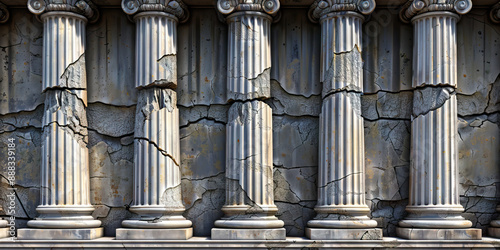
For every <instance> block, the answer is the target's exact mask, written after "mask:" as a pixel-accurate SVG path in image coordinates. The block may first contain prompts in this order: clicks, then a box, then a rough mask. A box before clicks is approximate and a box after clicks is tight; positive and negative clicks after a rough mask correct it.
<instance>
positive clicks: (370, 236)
mask: <svg viewBox="0 0 500 250" xmlns="http://www.w3.org/2000/svg"><path fill="white" fill-rule="evenodd" d="M306 236H307V238H309V239H311V240H381V239H382V229H380V228H354V229H353V228H310V227H307V228H306Z"/></svg>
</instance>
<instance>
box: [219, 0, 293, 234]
mask: <svg viewBox="0 0 500 250" xmlns="http://www.w3.org/2000/svg"><path fill="white" fill-rule="evenodd" d="M279 7H280V6H279V1H277V0H264V1H262V0H254V1H249V0H239V1H230V0H219V1H218V2H217V9H218V11H219V12H220V13H222V14H223V15H225V20H226V22H227V23H228V25H229V32H228V33H229V36H228V39H229V40H228V41H229V42H228V77H227V96H228V102H230V103H232V104H231V108H230V109H229V113H228V123H227V126H226V131H227V132H226V202H225V205H224V206H223V208H222V211H223V212H224V214H225V216H224V217H223V218H222V219H221V220H217V221H215V228H213V229H212V239H259V240H266V239H267V240H278V239H285V236H286V231H285V229H284V228H283V226H284V222H283V221H281V220H278V218H277V217H276V216H275V215H276V212H277V211H278V208H277V207H276V205H275V204H274V195H273V192H274V189H273V153H272V148H273V140H272V135H273V134H272V127H273V126H272V110H271V107H269V105H267V104H266V103H265V102H263V99H266V98H270V89H271V86H270V85H271V82H270V68H271V43H270V38H271V32H270V31H271V23H272V21H273V16H274V15H276V14H277V12H278V10H279Z"/></svg>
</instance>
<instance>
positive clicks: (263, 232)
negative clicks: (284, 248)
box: [212, 228, 286, 240]
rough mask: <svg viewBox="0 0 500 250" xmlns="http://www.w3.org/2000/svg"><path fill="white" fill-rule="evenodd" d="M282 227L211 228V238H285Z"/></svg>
mask: <svg viewBox="0 0 500 250" xmlns="http://www.w3.org/2000/svg"><path fill="white" fill-rule="evenodd" d="M285 239H286V230H285V229H284V228H258V229H256V228H253V229H246V228H245V229H235V228H212V240H285Z"/></svg>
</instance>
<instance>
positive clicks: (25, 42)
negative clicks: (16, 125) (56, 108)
mask: <svg viewBox="0 0 500 250" xmlns="http://www.w3.org/2000/svg"><path fill="white" fill-rule="evenodd" d="M10 15H11V17H10V18H11V19H12V20H16V21H15V22H7V23H4V24H0V64H1V66H2V71H1V73H0V96H1V98H0V114H2V115H4V114H8V113H15V112H19V111H31V110H34V109H35V108H36V107H37V106H38V105H40V104H41V103H43V101H44V99H45V97H44V96H43V95H40V93H41V92H42V84H41V81H42V44H43V39H42V36H43V24H42V23H40V22H38V21H37V20H36V19H35V18H34V17H33V16H32V15H31V14H30V12H29V11H28V10H27V9H14V10H12V11H11V12H10Z"/></svg>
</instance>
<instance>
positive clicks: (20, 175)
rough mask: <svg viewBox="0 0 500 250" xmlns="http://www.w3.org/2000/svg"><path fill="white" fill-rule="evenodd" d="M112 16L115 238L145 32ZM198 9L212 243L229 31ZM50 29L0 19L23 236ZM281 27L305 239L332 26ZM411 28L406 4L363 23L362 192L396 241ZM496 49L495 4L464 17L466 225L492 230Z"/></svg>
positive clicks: (276, 133) (106, 158)
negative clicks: (139, 45)
mask: <svg viewBox="0 0 500 250" xmlns="http://www.w3.org/2000/svg"><path fill="white" fill-rule="evenodd" d="M101 14H102V15H101V18H100V19H99V21H98V22H97V23H94V24H89V25H88V27H87V50H86V54H85V60H86V64H87V85H88V86H87V88H88V107H87V109H86V112H87V123H88V148H89V159H90V166H89V167H90V186H91V195H90V196H91V203H92V204H93V205H94V206H95V207H96V210H95V212H94V213H93V216H94V217H96V218H97V219H100V220H101V221H102V222H103V226H104V228H105V235H107V236H114V235H115V229H116V228H118V227H120V223H121V221H122V220H124V219H128V218H131V217H132V214H131V213H130V212H129V211H128V210H127V209H128V206H129V205H130V204H132V199H133V187H132V185H133V161H134V156H133V152H134V121H135V119H136V117H135V111H136V104H137V98H138V96H137V91H136V89H135V82H134V79H135V74H134V70H133V69H134V57H135V52H134V48H135V24H134V23H132V22H130V21H129V20H128V18H127V16H126V15H125V14H124V13H123V12H122V10H121V9H118V8H116V9H113V8H106V9H102V13H101ZM191 15H192V16H191V18H190V19H189V20H188V21H187V22H186V23H184V24H180V25H179V26H178V39H179V40H178V45H179V46H178V65H177V66H178V68H177V70H178V87H177V97H178V101H177V106H178V108H179V116H180V117H179V123H180V155H181V158H180V165H181V172H182V185H181V188H182V194H183V200H182V201H183V203H184V206H185V207H186V212H185V214H184V215H185V216H186V218H187V219H190V220H192V221H193V227H194V234H195V235H196V236H208V235H210V229H211V228H212V227H213V223H214V221H215V220H217V219H219V218H220V217H221V216H222V215H223V213H222V212H221V210H220V209H221V207H222V206H223V205H224V199H225V186H226V185H225V162H226V159H225V157H226V153H225V146H226V145H225V141H226V123H227V119H228V117H227V115H228V112H229V105H227V104H226V103H225V100H226V99H227V93H226V85H227V84H226V76H227V73H226V72H227V63H226V58H227V52H226V51H227V25H226V24H224V23H221V22H220V21H219V20H218V18H217V14H216V11H215V10H214V9H202V8H193V9H192V10H191ZM42 27H43V26H42V24H41V23H39V22H38V21H37V20H36V19H35V18H34V16H33V15H31V14H30V13H29V12H28V10H26V9H22V8H18V9H12V10H11V19H10V20H9V21H8V22H7V23H5V24H0V64H2V65H3V67H1V72H0V156H2V157H0V168H1V170H0V205H1V206H2V208H3V209H0V216H2V217H6V216H7V215H6V192H7V188H9V185H8V182H7V180H6V172H7V170H6V167H7V159H6V157H3V156H5V155H7V153H6V152H7V139H8V138H14V139H15V140H16V145H17V149H16V153H17V155H16V161H17V175H16V178H17V180H16V186H15V187H16V188H17V190H16V194H17V197H18V203H19V206H17V207H16V216H17V219H18V220H17V223H18V228H21V227H25V226H26V222H27V221H28V220H29V219H32V218H35V217H36V215H37V213H36V210H35V209H36V206H37V205H38V204H39V202H40V180H39V172H40V167H41V154H42V152H41V143H42V139H41V138H42V126H43V125H42V117H43V112H44V103H43V102H44V100H45V94H40V92H41V88H42V85H41V82H40V81H41V79H42V78H41V77H42V76H41V72H42V65H41V55H42V35H43V32H42ZM271 33H272V37H271V41H272V48H271V51H272V53H273V54H272V68H271V70H270V72H269V75H270V78H271V89H270V92H271V98H269V99H267V100H266V101H265V102H266V103H267V104H268V105H269V106H270V107H271V108H272V110H273V164H274V196H275V204H276V205H277V206H278V208H279V211H278V214H277V215H278V217H279V219H281V220H283V221H284V222H285V228H286V230H287V234H288V235H289V236H304V228H305V226H306V223H307V221H308V220H310V219H312V218H313V217H314V215H315V212H314V210H313V209H314V206H315V204H316V199H317V177H318V176H317V168H318V167H317V166H318V140H319V113H320V110H321V96H320V94H321V90H322V86H321V84H320V81H319V67H320V66H319V63H320V62H319V60H320V54H319V53H320V36H321V31H320V28H319V25H317V24H313V23H311V22H310V21H309V20H308V18H307V9H305V8H304V9H300V8H293V9H287V8H284V9H283V10H282V17H281V20H280V21H279V22H277V23H274V24H273V25H272V32H271ZM412 34H413V31H412V26H411V25H409V24H403V23H401V21H400V20H399V18H398V12H397V10H394V9H388V8H385V7H380V8H378V9H377V10H376V11H375V12H374V13H373V14H372V15H371V17H370V19H369V20H367V22H365V23H364V28H363V41H362V43H363V45H362V51H363V53H362V56H363V61H362V62H360V63H362V65H363V77H364V90H363V91H364V95H363V96H362V98H361V100H362V103H361V106H362V115H363V118H364V128H365V152H366V158H365V160H366V190H365V192H366V199H367V204H368V205H369V206H370V208H371V209H372V212H371V216H372V217H373V218H374V219H375V220H376V221H377V222H378V223H379V224H378V226H379V227H382V228H383V229H384V235H385V236H395V226H396V225H397V222H398V221H399V220H400V219H402V218H403V217H404V216H405V211H404V208H405V206H406V204H407V203H408V187H409V183H408V175H409V171H408V168H409V165H410V140H411V136H410V135H411V134H410V129H411V126H410V119H411V115H412V112H413V97H414V94H413V91H412V89H411V79H412V47H413V44H412V43H413V39H412ZM499 43H500V26H499V25H494V24H492V23H491V22H490V21H489V19H488V18H487V10H486V9H474V10H473V11H472V12H471V13H469V14H467V15H465V16H463V17H462V18H461V20H460V22H459V23H458V83H457V84H458V86H457V89H456V90H455V94H456V96H457V104H458V119H459V124H458V135H459V176H460V177H459V183H460V185H459V192H460V197H461V203H462V205H463V206H464V208H465V217H466V218H467V219H469V220H471V221H472V222H473V223H474V227H478V228H483V229H484V228H486V227H487V226H488V223H489V222H490V221H491V220H492V219H494V218H496V217H497V216H498V215H497V213H496V211H495V207H496V205H497V204H499V203H500V199H499V198H500V192H498V191H500V188H499V187H500V154H499V152H500V143H499V141H498V140H499V135H500V128H499V125H500V118H499V117H498V114H499V110H500V99H499V96H500V55H499V54H500V44H499ZM429 91H431V90H429ZM431 94H432V93H431ZM436 100H439V98H437V99H436ZM428 104H429V105H432V103H428ZM436 104H438V103H436ZM497 190H498V191H497Z"/></svg>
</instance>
